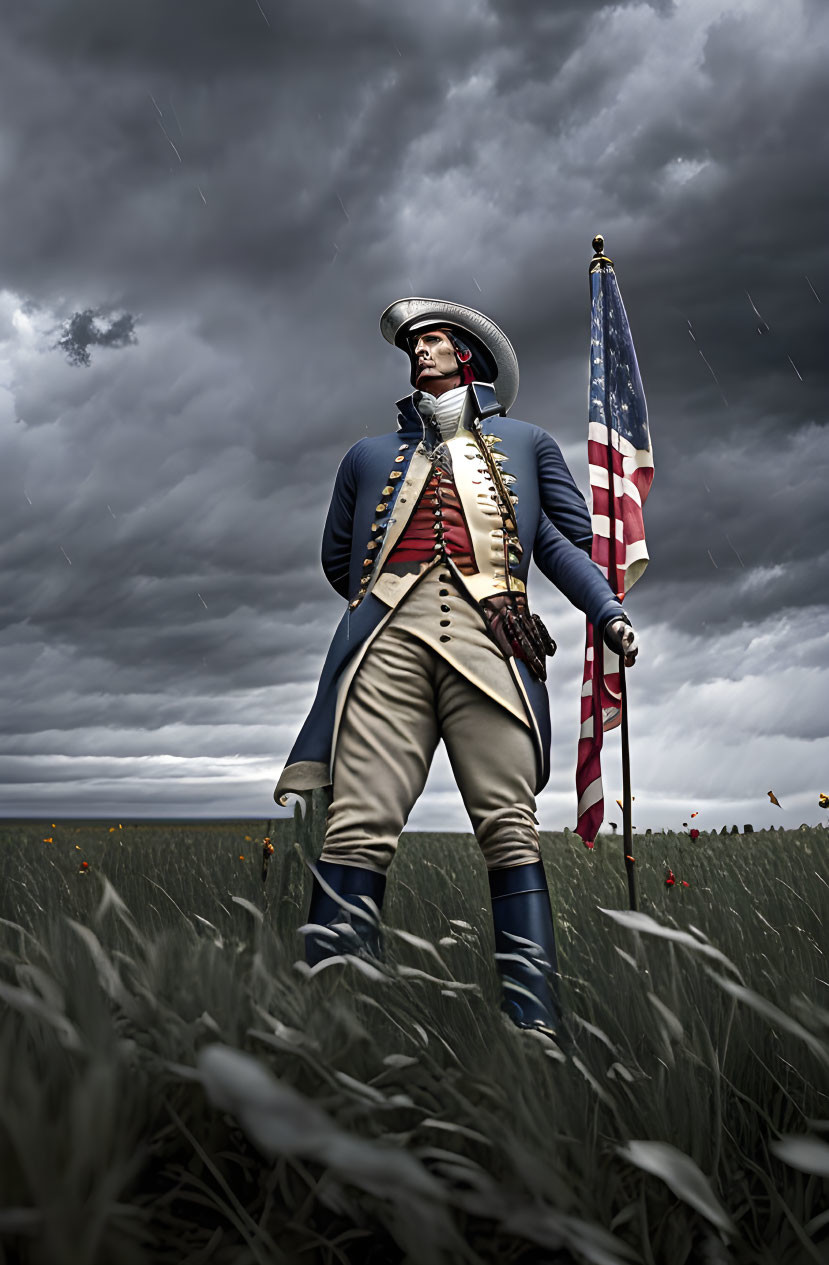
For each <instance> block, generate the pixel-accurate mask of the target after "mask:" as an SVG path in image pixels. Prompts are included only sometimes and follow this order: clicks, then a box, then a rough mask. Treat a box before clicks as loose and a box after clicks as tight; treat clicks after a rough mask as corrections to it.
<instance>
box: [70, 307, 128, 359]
mask: <svg viewBox="0 0 829 1265" xmlns="http://www.w3.org/2000/svg"><path fill="white" fill-rule="evenodd" d="M103 317H104V314H103V313H102V312H93V310H92V308H87V309H86V310H85V311H83V312H74V313H73V314H72V316H70V318H69V320H68V321H65V322H64V325H63V330H62V332H61V336H60V338H59V339H58V341H57V343H56V344H55V346H56V347H59V348H60V350H61V351H62V352H63V354H64V355H65V356H66V359H67V360H68V361H69V363H70V365H78V366H80V365H90V364H91V363H92V355H91V353H90V350H89V348H90V347H128V346H129V345H130V343H136V342H137V341H138V339H137V338H136V334H135V321H134V319H133V317H131V316H130V314H129V312H125V313H124V314H123V315H122V316H116V317H115V318H114V319H112V320H110V322H109V324H108V325H106V324H103V323H102V318H103Z"/></svg>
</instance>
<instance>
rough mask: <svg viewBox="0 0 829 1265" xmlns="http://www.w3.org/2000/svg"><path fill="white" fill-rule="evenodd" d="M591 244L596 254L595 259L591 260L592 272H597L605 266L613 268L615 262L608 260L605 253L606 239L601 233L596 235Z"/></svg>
mask: <svg viewBox="0 0 829 1265" xmlns="http://www.w3.org/2000/svg"><path fill="white" fill-rule="evenodd" d="M591 244H592V246H593V252H594V254H593V258H592V259H591V260H590V271H591V272H595V271H596V269H597V268H601V267H602V265H603V264H609V265H610V267H611V268H612V267H613V260H612V259H608V257H607V255H606V254H605V253H604V238H603V237H602V235H601V233H597V234H596V236H595V237H594V238H593V241H592V243H591Z"/></svg>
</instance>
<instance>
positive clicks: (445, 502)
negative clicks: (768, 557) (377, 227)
mask: <svg viewBox="0 0 829 1265" xmlns="http://www.w3.org/2000/svg"><path fill="white" fill-rule="evenodd" d="M380 329H381V332H382V334H383V336H384V338H386V339H387V341H388V342H390V343H392V344H393V345H395V346H397V347H399V348H401V349H402V350H403V351H404V352H405V353H406V354H407V356H408V358H409V362H410V366H411V379H410V381H411V385H412V386H413V387H414V388H415V389H414V391H413V393H412V394H409V395H407V396H405V397H404V398H403V399H401V400H399V401H398V402H397V410H398V419H397V430H396V431H393V432H391V433H389V434H386V435H380V436H377V437H372V438H364V439H361V440H359V442H358V443H356V444H355V445H354V446H353V447H352V448H350V449H349V451H348V452H347V453H346V455H345V457H344V459H343V461H342V463H341V465H340V468H339V470H338V472H337V479H336V484H335V487H334V494H333V498H332V501H331V506H330V509H329V511H328V518H327V521H326V524H325V531H324V536H323V544H322V565H323V570H324V571H325V574H326V576H327V578H328V580H329V581H330V583H331V584H332V585H333V587H334V588H335V589H336V591H337V592H338V593H339V594H340V596H341V597H343V598H345V599H346V601H347V603H348V605H347V608H346V610H345V612H344V614H343V617H342V620H341V621H340V624H339V626H338V628H337V631H336V633H335V635H334V638H333V641H332V643H331V646H330V649H329V652H328V655H327V657H326V660H325V665H324V667H323V671H322V676H321V679H320V684H319V688H318V691H317V695H316V699H315V701H314V704H313V706H312V708H311V711H310V713H309V715H308V718H307V720H306V722H305V724H304V726H303V728H302V730H301V732H300V734H299V737H298V738H297V741H296V743H295V744H294V748H293V750H292V751H291V754H290V756H289V758H288V762H287V764H286V767H285V769H284V771H283V773H282V775H281V777H280V779H279V782H278V784H277V787H276V791H275V793H274V795H275V798H276V799H277V800H278V801H279V802H281V803H284V802H285V796H286V795H287V794H288V793H291V792H296V793H303V792H305V793H307V792H309V791H310V790H312V789H313V788H314V787H316V786H320V787H329V788H330V794H331V802H330V807H329V809H328V815H327V823H326V832H325V842H324V845H323V849H322V854H321V856H320V859H319V861H318V863H317V867H316V872H315V875H314V884H313V893H312V898H311V907H310V911H309V916H308V923H309V926H308V927H305V928H303V931H304V933H305V950H306V959H307V961H308V962H309V963H310V964H311V965H313V964H315V963H316V962H318V961H321V960H322V959H323V958H325V957H330V956H331V955H333V954H336V953H340V952H344V951H352V952H353V951H355V950H356V951H358V952H361V953H365V954H369V955H373V956H375V957H379V956H381V955H382V941H381V938H380V932H379V911H380V908H381V906H382V902H383V894H384V890H385V884H386V872H387V870H388V867H389V864H390V863H391V861H392V859H393V857H394V852H395V849H396V847H397V843H398V839H399V836H400V833H401V831H402V830H403V827H404V826H405V824H406V821H407V820H408V817H409V814H410V812H411V810H412V808H413V806H414V804H415V802H416V800H417V799H418V797H419V795H420V794H421V792H422V790H423V787H424V785H425V782H426V777H427V774H428V772H429V766H430V764H431V760H432V756H433V755H434V752H435V749H436V747H437V744H438V742H439V741H440V739H441V738H442V739H443V741H444V743H445V745H446V749H447V752H448V755H449V760H450V763H451V765H452V770H453V773H454V775H455V779H456V781H457V784H458V788H459V790H460V792H461V795H462V797H463V801H464V805H465V807H466V810H467V812H468V814H469V817H470V820H471V823H472V828H473V830H474V832H475V837H476V839H477V841H478V844H479V846H480V848H481V851H482V852H483V855H484V859H485V861H486V866H487V872H488V877H489V887H490V894H491V900H492V913H493V924H494V931H495V948H496V965H497V968H498V971H499V974H500V977H501V983H502V990H503V1008H504V1010H505V1011H506V1013H507V1014H508V1015H509V1016H510V1018H511V1019H512V1020H513V1022H514V1023H516V1024H517V1025H518V1026H519V1027H523V1028H528V1027H532V1028H540V1029H541V1030H543V1031H546V1032H547V1033H548V1034H552V1035H554V1034H555V1032H556V1030H557V1028H559V1026H560V1022H561V1018H560V1006H559V1001H558V991H557V987H556V971H557V963H556V948H555V936H554V930H553V922H552V914H551V910H550V900H549V894H548V888H547V883H546V879H545V875H544V867H543V864H542V861H541V859H540V852H539V842H538V823H537V819H536V816H535V809H536V800H535V797H536V795H537V794H538V792H539V791H540V790H541V789H542V788H543V787H544V786H545V785H546V783H547V780H548V778H549V773H550V767H549V760H550V713H549V701H548V697H547V689H546V685H545V680H546V656H547V655H549V654H552V653H553V651H554V650H555V645H554V643H553V642H552V640H551V639H550V637H549V634H548V633H547V630H546V629H545V628H544V626H543V624H542V623H541V621H540V619H539V618H538V616H537V615H531V614H530V611H529V607H528V605H527V593H526V582H527V572H528V568H529V562H530V558H531V557H532V558H533V559H534V561H535V563H536V565H537V566H538V567H539V569H540V570H541V571H542V573H543V574H544V575H545V576H546V577H547V578H548V579H549V580H551V581H552V583H553V584H555V585H556V587H557V588H559V589H560V590H561V592H562V593H564V594H565V596H566V597H568V598H569V599H570V601H571V602H572V603H573V604H574V605H575V606H577V607H578V608H579V609H580V610H582V611H584V612H585V613H586V614H587V616H588V618H589V619H590V621H591V622H592V624H593V625H594V627H595V629H596V633H597V638H601V637H603V638H604V640H605V642H606V644H607V645H608V646H610V648H611V649H613V650H615V651H616V652H617V653H620V654H621V653H624V655H625V663H626V664H627V665H628V666H631V665H632V664H633V662H634V659H635V657H636V654H637V646H636V639H635V635H634V633H633V629H632V628H631V626H630V621H629V620H628V618H627V616H626V614H625V612H624V610H623V609H622V607H621V605H620V603H619V602H618V600H617V599H616V597H615V595H614V594H613V592H612V590H611V588H610V585H609V584H608V582H607V580H606V579H605V577H604V576H603V575H602V573H601V571H600V570H599V568H598V567H597V566H596V564H595V563H594V562H592V561H591V559H590V547H591V541H592V528H591V522H590V515H589V513H588V510H587V506H586V504H585V501H584V498H583V497H582V495H581V493H580V492H579V490H578V488H577V487H576V484H575V482H574V481H573V477H572V475H571V474H570V471H569V470H568V468H567V465H566V464H565V461H564V459H563V457H562V455H561V451H560V449H559V447H558V445H557V444H556V442H555V440H554V439H553V438H552V437H551V436H550V435H549V434H547V432H546V431H544V430H542V429H541V428H540V427H538V426H532V425H530V424H528V423H527V422H521V421H517V420H516V419H514V418H512V417H509V416H508V412H509V409H510V407H511V405H512V403H513V401H514V399H515V396H516V393H517V390H518V364H517V361H516V357H515V352H514V351H513V348H512V346H511V344H510V343H509V341H508V339H507V338H506V337H505V335H504V334H503V332H502V331H501V330H500V329H499V328H498V326H497V325H496V324H495V323H494V322H493V321H491V320H490V319H489V318H488V317H486V316H484V315H483V314H482V313H481V312H477V311H475V310H474V309H472V308H467V307H464V306H462V305H460V304H457V303H451V302H445V301H442V300H435V299H423V298H409V299H399V300H398V301H397V302H395V303H392V304H391V305H390V306H389V307H388V308H387V309H386V311H385V312H384V313H383V315H382V317H381V319H380ZM343 902H345V903H346V905H347V906H348V908H347V909H344V907H343ZM338 928H339V929H338Z"/></svg>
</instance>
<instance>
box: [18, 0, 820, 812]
mask: <svg viewBox="0 0 829 1265" xmlns="http://www.w3.org/2000/svg"><path fill="white" fill-rule="evenodd" d="M3 22H4V34H3V41H2V44H1V45H0V181H1V182H2V189H0V241H2V243H3V249H2V252H0V433H1V434H2V454H3V456H2V462H0V515H2V534H1V535H0V540H1V541H2V544H0V575H1V576H2V579H1V580H0V583H2V594H3V602H2V608H1V609H2V624H0V680H2V687H1V688H2V699H0V727H2V733H1V734H0V782H1V783H2V785H0V811H2V812H3V813H5V814H6V815H59V814H60V815H79V816H97V815H102V816H113V817H124V816H126V817H135V816H140V815H147V816H165V815H169V816H174V815H186V816H190V815H205V816H251V817H258V818H262V819H267V818H268V817H270V816H271V815H272V813H273V812H274V811H275V810H274V806H273V800H272V791H273V786H274V783H275V781H276V778H277V776H278V774H279V772H280V770H281V768H282V764H283V762H284V759H285V757H286V755H287V753H288V750H289V748H290V746H291V744H292V742H293V740H294V738H295V736H296V733H297V732H298V729H299V727H300V725H301V723H302V721H303V719H304V716H305V714H306V712H307V709H308V707H309V706H310V703H311V700H312V698H313V694H314V690H315V686H316V680H317V678H318V674H319V671H320V667H321V664H322V659H323V656H324V654H325V650H326V648H327V645H328V642H329V639H330V637H331V635H332V633H333V630H334V627H335V625H336V622H337V620H338V618H339V616H340V613H341V610H342V601H341V599H340V598H338V597H337V596H336V595H335V594H334V593H333V591H332V590H331V589H329V587H328V586H327V584H326V581H325V579H324V577H323V575H322V571H321V567H320V564H319V544H320V536H321V532H322V525H323V521H324V517H325V513H326V510H327V507H328V500H329V497H330V493H331V488H332V485H333V480H334V476H335V473H336V468H337V465H338V462H339V460H340V458H341V456H342V455H343V453H344V452H345V450H346V449H347V448H348V447H349V446H350V445H351V444H352V443H353V442H354V441H355V440H356V439H358V438H360V436H361V435H364V434H372V435H373V434H381V433H382V432H384V431H386V430H388V429H391V428H393V426H394V423H395V410H394V407H393V402H394V400H395V399H397V398H398V397H399V396H400V395H402V394H404V392H405V391H406V390H407V389H409V388H408V376H407V374H408V371H407V364H406V361H405V359H404V357H403V356H402V355H401V354H400V353H399V352H397V351H396V350H394V349H392V348H390V347H389V346H388V345H387V344H386V343H385V342H384V341H383V340H382V339H381V337H380V334H379V331H378V319H379V316H380V313H381V311H382V310H383V308H385V307H386V305H387V304H388V303H389V302H391V301H392V300H393V299H395V298H398V297H401V296H403V295H406V294H425V295H431V296H439V297H445V298H451V299H454V300H457V301H459V302H464V303H468V304H470V305H471V306H474V307H479V308H481V309H482V310H484V311H485V312H487V313H488V314H489V315H490V316H492V317H493V319H495V320H496V321H497V322H498V324H500V325H501V326H502V327H503V328H504V329H505V331H506V332H507V334H508V335H509V337H510V338H511V340H512V342H513V344H514V346H515V348H516V351H517V354H518V359H519V364H520V369H521V390H520V393H519V396H518V399H517V401H516V404H515V406H514V407H513V409H512V412H513V414H514V416H516V417H519V418H523V419H525V420H527V421H530V422H534V423H536V424H538V425H541V426H543V427H545V428H547V429H549V430H550V431H551V432H552V433H553V434H554V435H555V436H556V438H557V439H558V440H559V442H560V444H561V446H562V448H563V450H564V452H565V455H566V456H567V459H568V461H569V462H570V464H571V468H572V470H573V473H574V475H575V477H576V479H577V481H578V482H579V484H580V486H581V487H582V490H583V491H585V492H587V490H588V488H587V461H586V427H587V420H586V396H587V364H588V358H587V353H588V337H589V310H588V286H587V265H588V261H589V258H590V254H591V247H590V241H591V238H592V237H593V235H594V234H595V233H596V232H599V231H600V232H602V233H604V236H605V240H606V249H607V251H608V253H609V254H610V255H611V256H612V257H613V258H614V260H615V262H616V266H617V275H618V277H619V281H620V285H621V289H622V294H623V297H624V300H625V303H626V306H627V310H628V315H629V317H630V321H631V326H632V329H633V334H634V339H635V342H636V347H637V351H638V355H639V362H640V366H641V370H642V375H643V379H644V383H645V389H646V393H647V396H648V404H649V409H650V419H651V434H652V439H653V445H654V453H655V464H656V475H655V480H654V485H653V490H652V492H651V495H650V498H649V500H648V502H647V505H646V507H645V525H646V531H647V537H648V545H649V549H650V554H651V563H650V566H649V568H648V570H647V572H646V573H645V575H644V577H643V578H642V580H641V581H640V582H639V584H638V585H637V586H636V588H635V589H634V590H633V593H632V595H631V597H630V600H629V602H628V603H627V606H628V610H629V612H630V614H631V617H632V618H633V620H634V623H635V624H636V626H637V630H638V631H639V634H640V638H641V643H642V650H641V653H640V657H639V662H638V664H637V666H636V668H635V671H634V672H632V673H631V677H630V683H629V688H630V696H631V698H630V703H631V706H630V725H631V744H632V745H631V750H632V766H633V790H634V794H635V795H636V806H635V812H634V825H635V826H637V827H638V828H639V829H644V828H645V827H647V826H651V827H653V828H659V827H661V826H666V827H670V828H677V827H681V824H682V822H684V821H689V820H690V818H689V814H690V813H692V812H694V811H698V812H699V817H697V818H696V819H695V824H697V825H699V826H700V827H702V828H706V827H716V828H719V827H720V826H722V825H723V824H728V825H730V824H731V823H732V822H737V823H738V824H739V825H742V824H743V823H744V822H751V823H752V824H754V826H755V827H760V826H763V825H767V824H772V823H776V824H783V825H790V826H791V825H798V824H799V823H800V822H802V821H808V822H816V821H819V820H821V819H822V818H825V817H826V814H825V813H821V810H820V809H819V808H818V804H817V799H818V793H819V792H820V791H829V768H827V746H826V736H827V725H828V724H829V720H828V719H827V718H828V717H829V708H828V707H827V703H828V702H829V666H827V665H829V632H827V618H826V616H827V580H828V579H829V566H827V560H828V558H829V552H828V551H829V544H827V541H829V531H827V528H828V527H829V511H828V510H827V476H829V455H827V444H826V432H827V400H828V399H829V392H828V391H827V377H829V374H828V373H827V353H826V348H827V331H828V328H829V245H827V234H826V225H827V223H829V196H828V195H829V190H827V175H826V173H827V170H829V138H828V137H827V132H826V128H825V118H826V114H827V109H828V108H829V88H827V79H826V73H825V68H826V58H827V53H828V52H829V11H827V9H826V6H825V5H824V4H823V3H822V0H776V3H774V4H770V3H768V0H744V3H741V4H740V3H737V4H725V5H724V4H723V3H722V2H721V0H676V3H671V2H670V0H662V2H657V0H653V2H652V3H638V4H633V3H622V4H617V5H615V6H603V5H601V4H599V3H596V2H595V0H562V2H556V3H553V4H551V3H547V2H546V0H451V3H450V2H449V0H443V2H440V0H424V2H423V3H421V4H419V5H403V4H388V3H384V2H383V0H337V2H336V3H334V0H326V2H325V3H323V2H322V0H278V2H277V0H258V2H257V0H249V2H248V0H233V2H232V3H231V0H224V2H221V0H198V2H197V0H178V2H177V3H176V4H174V5H172V4H168V3H162V0H145V2H144V3H141V4H136V3H134V0H133V2H131V3H126V0H73V2H72V3H69V0H44V2H43V3H40V4H38V5H28V4H24V3H23V0H16V3H12V4H9V5H8V6H6V12H5V13H4V19H3ZM755 309H756V310H755ZM89 310H91V311H93V312H97V313H100V315H99V316H98V318H97V321H96V322H94V323H93V322H90V320H89V318H86V320H85V321H81V322H80V328H81V329H83V328H86V330H87V335H88V334H89V333H90V331H94V330H97V331H98V341H93V342H91V343H89V344H88V345H87V347H86V350H87V354H88V357H89V360H90V363H89V364H88V365H86V366H84V365H78V364H72V363H69V360H68V359H67V357H66V355H65V354H64V352H63V351H62V350H61V349H60V348H58V347H56V346H55V344H56V343H57V341H58V338H59V337H60V335H61V330H62V327H63V322H65V321H67V320H68V319H69V318H70V317H71V316H72V315H73V314H74V313H77V312H81V313H83V312H85V311H89ZM758 313H759V315H758ZM125 316H130V317H132V318H133V320H134V336H135V341H130V340H129V338H128V337H119V331H120V333H121V334H123V333H124V330H125V328H126V329H127V330H128V328H129V326H128V323H127V325H126V326H125V324H124V321H123V318H124V317H125ZM119 319H121V324H120V325H116V326H115V327H114V329H113V322H115V321H117V320H119ZM758 327H759V328H758ZM761 330H762V332H760V331H761ZM108 331H109V335H108ZM108 342H109V343H110V344H111V345H107V343H108ZM530 593H531V599H532V600H533V603H534V606H535V608H536V609H537V610H538V611H539V613H540V614H541V615H542V616H543V617H544V618H545V620H546V621H547V623H548V625H549V626H550V628H551V630H552V632H553V634H554V636H555V638H556V640H557V642H558V644H559V653H558V655H557V656H556V658H555V660H554V661H553V663H552V664H551V674H550V680H549V684H550V693H551V704H552V709H553V727H554V751H553V776H552V778H551V782H550V786H549V788H548V789H547V790H546V791H545V792H544V794H543V796H542V797H541V800H540V804H539V817H540V821H541V824H542V826H543V827H545V828H548V829H560V828H561V827H563V826H565V825H569V826H571V827H572V826H574V825H575V791H574V766H575V750H576V739H577V730H578V707H579V687H580V680H581V660H582V655H583V635H584V634H583V625H584V620H583V616H582V615H581V614H580V613H579V612H577V611H575V610H574V609H573V608H572V607H569V606H568V604H567V603H566V601H565V600H564V599H562V598H561V597H560V595H558V594H557V593H556V592H555V591H554V590H552V589H551V587H550V586H549V584H548V583H547V582H546V581H545V580H544V579H543V577H541V576H540V575H539V574H538V573H537V572H536V573H535V575H534V576H533V577H532V578H531V589H530ZM604 767H605V790H606V801H607V803H608V805H609V807H608V811H607V814H606V815H607V818H609V819H610V820H617V821H621V817H620V815H619V813H618V812H617V811H616V807H615V805H614V804H613V800H614V799H615V798H616V797H617V796H620V795H621V775H620V770H619V754H618V736H616V735H614V736H610V737H609V738H608V740H607V744H606V756H605V760H604ZM769 789H773V790H774V791H775V792H776V794H777V797H778V799H779V800H780V803H781V804H782V809H778V808H773V807H772V806H771V805H770V804H769V801H768V798H767V794H766V792H767V791H768V790H769ZM410 826H411V827H412V828H415V829H417V828H419V829H432V828H435V829H438V828H443V829H464V830H465V829H467V828H468V823H467V820H466V818H465V815H464V811H463V807H462V804H461V801H460V796H459V795H458V793H457V791H456V790H455V788H454V785H453V783H452V779H451V774H450V771H449V767H448V763H447V762H446V760H445V757H444V756H443V755H442V754H441V755H440V756H439V757H438V759H437V760H436V762H435V765H434V768H433V771H432V775H431V777H430V781H429V785H428V788H427V791H426V793H425V795H424V797H423V799H422V800H421V802H420V804H419V805H418V807H417V808H416V810H415V813H414V814H413V816H412V818H411V819H410Z"/></svg>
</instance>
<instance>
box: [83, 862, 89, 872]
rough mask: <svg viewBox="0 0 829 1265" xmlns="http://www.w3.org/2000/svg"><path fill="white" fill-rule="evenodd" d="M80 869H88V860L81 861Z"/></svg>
mask: <svg viewBox="0 0 829 1265" xmlns="http://www.w3.org/2000/svg"><path fill="white" fill-rule="evenodd" d="M81 869H82V870H88V869H89V862H88V861H81Z"/></svg>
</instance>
